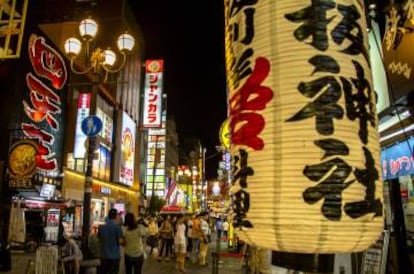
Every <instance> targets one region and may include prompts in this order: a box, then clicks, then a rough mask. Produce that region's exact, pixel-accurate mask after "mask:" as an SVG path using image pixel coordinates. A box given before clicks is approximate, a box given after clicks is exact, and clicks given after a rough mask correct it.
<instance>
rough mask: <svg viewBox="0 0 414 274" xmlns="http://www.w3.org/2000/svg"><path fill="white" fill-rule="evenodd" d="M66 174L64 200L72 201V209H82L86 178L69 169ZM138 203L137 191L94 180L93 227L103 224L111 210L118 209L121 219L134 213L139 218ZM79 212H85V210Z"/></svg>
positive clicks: (92, 200)
mask: <svg viewBox="0 0 414 274" xmlns="http://www.w3.org/2000/svg"><path fill="white" fill-rule="evenodd" d="M64 174H65V176H64V179H63V189H62V195H63V197H64V199H65V200H67V201H70V204H71V205H72V207H78V206H79V205H80V207H81V206H82V202H83V191H84V189H83V187H84V183H85V176H84V175H83V174H81V173H78V172H75V171H73V170H68V169H66V170H65V171H64ZM138 203H139V199H138V190H137V189H131V188H129V187H126V186H122V185H119V184H115V183H111V182H108V181H103V180H98V179H94V180H93V186H92V199H91V220H92V227H94V226H99V225H101V224H103V223H104V222H105V219H106V217H107V216H108V212H109V210H110V209H111V208H115V209H117V210H118V212H119V213H120V215H121V217H123V216H124V215H125V213H126V212H132V213H134V214H135V216H137V214H138ZM72 211H73V210H72ZM79 211H80V212H83V210H79ZM80 219H82V218H80ZM73 225H74V226H75V227H74V230H76V224H75V223H73ZM78 231H80V230H78Z"/></svg>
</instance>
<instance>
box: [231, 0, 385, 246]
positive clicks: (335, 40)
mask: <svg viewBox="0 0 414 274" xmlns="http://www.w3.org/2000/svg"><path fill="white" fill-rule="evenodd" d="M362 3H363V1H350V0H348V1H326V0H314V1H308V0H307V1H299V0H278V1H271V0H267V1H236V0H226V1H225V19H226V25H225V43H226V70H227V82H228V87H229V93H228V100H229V105H230V117H229V119H230V131H231V152H232V157H233V161H232V165H233V177H234V179H233V182H232V183H233V186H232V187H231V197H232V205H231V209H232V217H233V224H234V225H235V226H236V229H237V234H238V235H239V236H240V238H241V239H242V240H244V241H246V242H247V243H249V244H252V245H257V246H259V247H262V248H266V249H272V250H278V251H286V252H297V253H319V254H322V253H339V252H354V251H362V250H365V249H367V248H368V247H369V246H370V245H371V244H372V243H373V242H374V241H375V240H377V238H378V237H379V236H380V234H381V231H382V229H383V215H384V214H383V196H382V182H381V176H380V172H381V170H380V160H379V159H380V157H379V156H380V146H379V141H378V132H377V122H378V121H377V114H376V108H375V92H374V90H373V87H372V79H371V78H372V76H371V68H370V60H369V54H368V44H367V43H368V39H367V32H366V29H367V27H366V20H365V13H364V6H363V5H362Z"/></svg>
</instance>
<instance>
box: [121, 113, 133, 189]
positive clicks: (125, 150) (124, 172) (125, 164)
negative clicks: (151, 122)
mask: <svg viewBox="0 0 414 274" xmlns="http://www.w3.org/2000/svg"><path fill="white" fill-rule="evenodd" d="M135 128H136V125H135V122H134V121H133V120H132V119H131V118H130V117H129V116H128V114H127V113H125V112H124V113H123V115H122V132H121V156H120V159H121V160H120V169H119V182H120V183H121V184H124V185H128V186H132V184H133V182H134V155H135V136H136V135H135Z"/></svg>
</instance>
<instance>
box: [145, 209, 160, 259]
mask: <svg viewBox="0 0 414 274" xmlns="http://www.w3.org/2000/svg"><path fill="white" fill-rule="evenodd" d="M148 234H149V236H148V240H147V244H148V245H149V247H150V252H149V255H152V252H153V250H154V248H157V249H158V224H157V222H156V220H155V217H151V218H150V220H149V223H148Z"/></svg>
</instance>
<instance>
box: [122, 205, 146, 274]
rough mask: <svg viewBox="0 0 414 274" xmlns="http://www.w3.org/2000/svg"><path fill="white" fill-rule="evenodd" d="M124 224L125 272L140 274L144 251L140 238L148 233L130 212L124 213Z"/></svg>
mask: <svg viewBox="0 0 414 274" xmlns="http://www.w3.org/2000/svg"><path fill="white" fill-rule="evenodd" d="M124 225H125V227H124V247H125V274H132V273H134V274H141V273H142V266H143V264H144V252H145V250H144V243H143V241H142V239H143V237H146V236H147V234H148V231H147V228H146V227H145V226H143V225H138V222H137V221H136V219H135V216H134V214H133V213H131V212H128V213H127V214H126V215H125V222H124Z"/></svg>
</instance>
